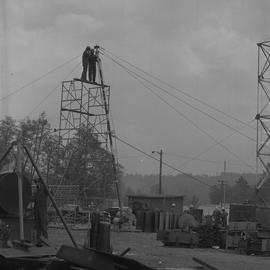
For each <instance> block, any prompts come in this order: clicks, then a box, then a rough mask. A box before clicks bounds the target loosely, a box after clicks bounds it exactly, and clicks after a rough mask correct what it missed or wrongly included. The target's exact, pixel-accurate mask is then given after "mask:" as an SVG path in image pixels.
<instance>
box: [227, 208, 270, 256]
mask: <svg viewBox="0 0 270 270" xmlns="http://www.w3.org/2000/svg"><path fill="white" fill-rule="evenodd" d="M226 247H227V248H229V249H236V250H238V251H240V252H243V253H246V254H270V208H269V207H263V206H257V205H255V204H231V205H230V217H229V227H228V232H227V239H226Z"/></svg>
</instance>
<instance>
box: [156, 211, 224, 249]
mask: <svg viewBox="0 0 270 270" xmlns="http://www.w3.org/2000/svg"><path fill="white" fill-rule="evenodd" d="M225 235H226V230H225V228H224V227H222V225H221V224H216V223H215V222H214V221H213V220H212V217H210V219H209V218H208V219H207V220H204V217H203V210H202V209H191V210H189V211H187V212H186V213H185V212H184V213H183V214H182V216H180V218H179V220H178V224H177V227H176V228H174V229H171V230H162V231H158V233H157V240H160V241H162V242H163V243H164V245H167V246H188V247H203V248H207V247H212V246H219V247H225Z"/></svg>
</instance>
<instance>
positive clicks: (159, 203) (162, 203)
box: [127, 195, 184, 214]
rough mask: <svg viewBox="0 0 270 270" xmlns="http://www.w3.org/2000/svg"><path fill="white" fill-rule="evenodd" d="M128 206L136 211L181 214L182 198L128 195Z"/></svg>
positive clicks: (174, 196)
mask: <svg viewBox="0 0 270 270" xmlns="http://www.w3.org/2000/svg"><path fill="white" fill-rule="evenodd" d="M127 197H128V206H129V207H130V208H131V209H132V210H133V212H136V211H162V212H174V213H180V214H181V213H182V212H183V201H184V196H176V195H128V196H127Z"/></svg>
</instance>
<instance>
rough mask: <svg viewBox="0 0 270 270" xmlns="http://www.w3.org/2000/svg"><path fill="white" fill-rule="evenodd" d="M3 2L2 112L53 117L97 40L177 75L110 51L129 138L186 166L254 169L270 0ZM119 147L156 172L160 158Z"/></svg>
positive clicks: (109, 70)
mask: <svg viewBox="0 0 270 270" xmlns="http://www.w3.org/2000/svg"><path fill="white" fill-rule="evenodd" d="M0 3H1V6H0V10H1V11H0V12H1V14H0V15H1V16H0V18H1V19H0V20H1V29H0V31H1V32H0V37H1V95H0V98H1V101H0V102H1V109H0V113H1V118H3V117H4V116H5V115H10V116H12V117H15V118H17V119H23V118H25V117H27V116H29V117H36V116H37V115H38V114H40V113H41V112H42V111H46V113H47V116H48V119H49V120H50V122H51V124H52V127H55V128H57V127H58V125H59V111H60V95H61V82H62V80H69V79H72V78H74V77H80V75H81V64H80V61H81V54H82V52H83V50H84V49H85V47H86V46H87V45H90V46H93V45H95V44H99V45H101V46H102V47H103V48H105V50H106V51H107V52H112V53H113V54H114V55H115V56H117V57H120V58H121V59H124V60H126V61H128V62H130V63H131V64H132V65H134V66H136V67H139V68H141V69H143V70H144V71H146V72H147V73H148V74H150V75H153V76H156V77H158V78H159V79H160V80H162V81H164V82H166V83H167V84H169V85H171V86H173V87H174V89H173V88H171V87H169V86H168V85H166V84H161V82H160V81H157V80H155V81H154V79H153V77H149V76H148V75H146V74H144V75H143V76H144V77H145V78H147V79H148V80H151V82H152V81H153V82H155V85H157V86H158V87H159V88H157V87H153V85H152V86H151V88H150V89H151V90H149V86H148V88H145V87H144V86H143V85H142V84H141V83H140V82H139V81H138V80H136V79H134V77H132V76H130V74H128V73H127V72H126V71H125V70H124V69H123V68H121V67H120V66H119V65H117V64H116V63H114V62H113V61H112V60H111V59H110V58H108V57H105V56H104V57H102V61H103V72H104V77H105V83H107V84H109V85H110V86H111V104H110V105H111V111H112V117H113V123H114V128H115V131H116V134H117V135H118V136H119V137H120V138H121V139H123V140H125V141H126V142H128V143H129V144H132V145H134V146H136V147H138V148H140V149H142V150H143V151H145V152H147V153H149V154H151V152H152V151H153V150H156V151H159V150H160V149H162V150H163V151H164V157H163V159H164V161H165V162H167V163H169V164H171V165H172V166H174V167H176V168H179V169H180V170H182V171H184V172H187V173H193V174H210V175H214V174H216V173H220V172H221V171H223V167H224V166H223V164H224V161H225V160H226V162H227V168H226V169H227V171H233V172H255V171H254V169H255V163H256V158H255V151H256V144H255V139H256V132H255V129H252V128H251V127H254V128H255V127H256V122H255V121H254V117H255V114H256V106H257V105H256V98H257V75H256V74H257V45H256V43H258V42H262V41H266V40H269V39H270V2H269V1H268V0H265V1H262V0H261V1H258V0H242V1H240V0H239V1H238V0H231V1H230V0H226V1H225V0H223V1H216V0H186V1H184V0H170V1H166V0H163V1H161V0H147V1H146V0H136V1H135V0H107V1H105V0H96V1H91V0H87V1H86V0H84V1H83V0H81V1H80V0H59V1H49V0H46V1H45V0H43V1H41V0H24V1H22V0H17V1H16V0H11V1H4V0H0ZM74 57H75V58H74ZM73 58H74V59H73ZM71 59H73V60H71ZM114 59H115V60H117V58H114ZM69 60H71V61H70V62H68V63H67V64H65V65H64V66H63V67H62V68H58V69H57V70H55V71H54V72H51V71H52V70H54V68H56V67H58V66H60V65H62V64H63V63H66V62H67V61H69ZM118 60H119V58H118ZM122 63H123V64H124V66H125V67H128V65H127V63H126V62H122ZM74 69H75V70H74ZM72 70H74V72H72ZM48 72H50V73H49V74H47V73H48ZM71 72H72V73H71ZM46 74H47V75H46ZM22 87H23V88H22ZM21 88H22V89H21ZM17 90H19V91H18V92H17V93H16V94H12V95H11V96H10V97H9V98H4V97H6V96H7V95H9V94H11V93H13V92H14V91H17ZM185 93H186V94H188V95H190V96H188V95H186V94H185ZM46 97H47V98H46ZM3 98H4V99H3ZM203 104H204V105H203ZM209 106H210V107H211V106H212V107H215V108H216V109H218V110H219V111H220V112H218V111H217V110H213V109H210V107H209ZM222 112H224V113H222ZM226 115H230V116H231V117H228V116H226ZM232 117H233V118H235V119H238V120H241V121H242V123H241V122H240V121H236V120H234V119H233V118H232ZM244 123H250V124H249V126H246V127H243V126H244ZM250 126H251V127H250ZM237 130H239V131H240V132H241V133H242V134H239V133H238V132H236V131H237ZM243 134H244V135H246V136H243ZM247 137H249V138H247ZM252 138H253V139H254V140H252ZM220 141H222V142H221V143H219V144H218V142H220ZM221 144H222V145H221ZM117 148H118V156H119V159H120V162H121V163H122V164H123V165H124V167H125V172H126V173H136V172H137V173H143V174H145V173H158V168H159V167H158V166H159V164H158V162H157V161H155V160H151V159H149V158H148V157H144V156H143V155H142V154H141V153H139V152H137V151H135V150H134V149H132V148H130V147H128V146H127V145H125V144H123V143H121V142H118V143H117ZM154 156H155V157H157V158H158V154H154ZM191 158H193V160H190V159H191ZM163 172H164V173H165V174H167V173H172V174H175V173H176V172H174V171H173V170H172V169H170V168H166V166H164V167H163Z"/></svg>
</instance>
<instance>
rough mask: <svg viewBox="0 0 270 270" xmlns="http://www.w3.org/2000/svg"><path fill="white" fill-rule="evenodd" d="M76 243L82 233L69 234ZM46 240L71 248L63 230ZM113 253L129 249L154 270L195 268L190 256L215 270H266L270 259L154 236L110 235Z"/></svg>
mask: <svg viewBox="0 0 270 270" xmlns="http://www.w3.org/2000/svg"><path fill="white" fill-rule="evenodd" d="M72 235H73V236H74V238H75V239H76V242H77V243H78V244H83V243H84V239H85V236H86V231H72ZM49 237H50V241H51V242H52V244H54V245H56V246H60V245H62V244H67V245H72V243H71V241H70V240H69V237H68V236H67V234H66V232H65V231H64V230H60V229H51V230H50V231H49ZM111 244H112V247H113V251H114V253H116V254H120V253H121V252H123V251H124V250H125V249H126V248H128V247H129V248H131V250H130V251H129V253H128V254H127V255H126V256H128V257H130V258H133V259H135V260H138V261H139V262H142V263H144V264H146V265H148V266H150V267H154V268H177V267H178V268H180V267H192V266H199V264H197V263H196V262H195V261H193V260H192V257H196V258H198V259H201V260H203V261H205V262H207V263H208V264H210V265H212V266H214V267H216V268H217V269H219V270H234V269H237V270H255V269H256V270H269V269H270V257H263V256H252V255H250V256H247V255H241V254H236V253H234V252H232V251H224V250H218V249H217V250H215V249H198V248H194V249H190V248H175V247H165V246H163V244H162V243H161V242H160V241H157V240H156V234H155V233H142V232H111Z"/></svg>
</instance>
